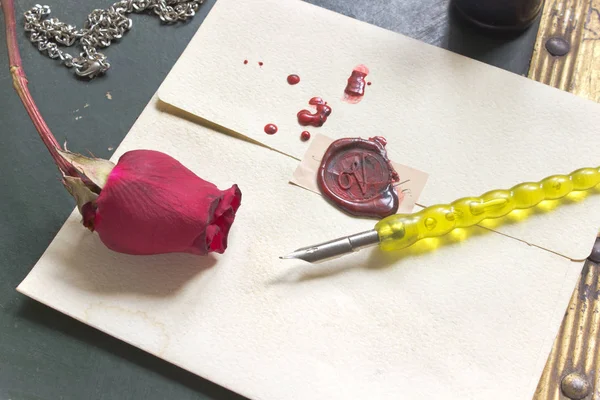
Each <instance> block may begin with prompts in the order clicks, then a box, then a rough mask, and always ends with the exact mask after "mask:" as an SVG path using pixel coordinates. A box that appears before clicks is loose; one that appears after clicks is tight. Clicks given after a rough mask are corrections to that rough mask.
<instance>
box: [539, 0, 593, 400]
mask: <svg viewBox="0 0 600 400" xmlns="http://www.w3.org/2000/svg"><path fill="white" fill-rule="evenodd" d="M556 37H558V38H563V39H565V40H566V41H567V42H568V43H569V44H570V50H569V52H568V53H567V54H566V55H565V56H562V57H556V56H553V55H552V54H550V53H549V52H548V50H547V48H546V42H547V41H548V40H549V39H550V38H556ZM529 78H531V79H534V80H536V81H539V82H542V83H545V84H547V85H550V86H553V87H556V88H559V89H561V90H565V91H568V92H571V93H573V94H575V95H578V96H581V97H584V98H587V99H590V100H593V101H597V102H600V0H553V1H546V3H545V5H544V9H543V11H542V19H541V22H540V27H539V30H538V36H537V40H536V44H535V47H534V52H533V56H532V59H531V65H530V69H529ZM599 279H600V266H599V264H596V263H593V262H591V261H588V262H587V263H586V265H585V267H584V269H583V272H582V275H581V278H580V280H579V283H578V284H577V287H576V288H575V291H574V293H573V296H572V297H571V301H570V303H569V307H568V309H567V312H566V314H565V318H564V319H563V323H562V326H561V327H560V331H559V334H558V336H557V337H556V340H555V342H554V346H553V348H552V352H551V354H550V356H549V358H548V362H547V364H546V367H545V369H544V372H543V374H542V377H541V379H540V381H539V384H538V387H537V390H536V393H535V396H534V400H564V399H586V400H600V311H599V309H600V300H599V294H600V283H599Z"/></svg>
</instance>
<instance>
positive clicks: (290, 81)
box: [287, 74, 300, 85]
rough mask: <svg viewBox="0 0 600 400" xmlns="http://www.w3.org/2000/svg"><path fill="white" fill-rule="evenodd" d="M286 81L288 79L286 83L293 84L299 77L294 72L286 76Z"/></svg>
mask: <svg viewBox="0 0 600 400" xmlns="http://www.w3.org/2000/svg"><path fill="white" fill-rule="evenodd" d="M287 81H288V83H289V84H290V85H295V84H297V83H298V82H300V77H299V76H298V75H296V74H293V75H288V77H287Z"/></svg>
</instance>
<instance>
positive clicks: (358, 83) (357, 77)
mask: <svg viewBox="0 0 600 400" xmlns="http://www.w3.org/2000/svg"><path fill="white" fill-rule="evenodd" d="M367 75H369V69H368V68H367V67H365V66H364V65H362V64H361V65H357V66H356V67H354V69H353V70H352V74H351V75H350V77H349V78H348V83H347V84H346V89H344V101H346V102H348V103H351V104H356V103H358V102H360V101H361V100H362V98H363V96H364V95H365V86H366V85H368V84H370V83H366V82H365V78H366V77H367Z"/></svg>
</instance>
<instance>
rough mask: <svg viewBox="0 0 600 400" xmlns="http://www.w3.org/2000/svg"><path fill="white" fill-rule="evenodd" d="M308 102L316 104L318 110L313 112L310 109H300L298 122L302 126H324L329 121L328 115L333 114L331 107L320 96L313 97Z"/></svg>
mask: <svg viewBox="0 0 600 400" xmlns="http://www.w3.org/2000/svg"><path fill="white" fill-rule="evenodd" d="M308 104H310V105H312V106H316V108H317V110H316V111H315V112H314V113H311V112H310V111H309V110H300V111H298V114H297V117H298V123H299V124H300V125H302V126H307V125H312V126H314V127H319V126H323V124H324V123H325V121H327V117H329V116H330V115H331V107H329V106H328V105H327V102H326V101H323V99H322V98H320V97H313V98H312V99H310V100H309V101H308Z"/></svg>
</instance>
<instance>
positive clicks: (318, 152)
mask: <svg viewBox="0 0 600 400" xmlns="http://www.w3.org/2000/svg"><path fill="white" fill-rule="evenodd" d="M331 143H333V139H331V138H329V137H327V136H324V135H320V134H317V135H314V136H313V138H312V140H311V143H310V145H309V147H308V150H306V153H304V157H303V158H302V161H301V162H300V164H299V165H298V167H297V168H296V170H295V171H294V174H293V175H292V179H291V180H290V182H291V183H293V184H295V185H298V186H300V187H303V188H304V189H307V190H310V191H311V192H314V193H317V194H321V191H320V190H319V185H318V184H317V171H318V170H319V166H320V165H321V160H322V158H323V155H324V154H325V151H327V148H328V147H329V145H330V144H331ZM391 163H392V166H393V167H394V169H395V170H396V172H397V173H398V175H399V176H400V181H399V182H398V183H396V184H395V187H396V190H397V191H398V198H399V199H400V205H399V207H398V213H399V214H406V213H411V212H413V209H414V207H415V203H416V202H417V201H418V200H419V196H420V195H421V193H422V192H423V188H425V184H426V183H427V178H428V177H429V174H427V173H425V172H423V171H419V170H417V169H414V168H411V167H408V166H406V165H402V164H398V163H396V162H394V161H393V160H391Z"/></svg>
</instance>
